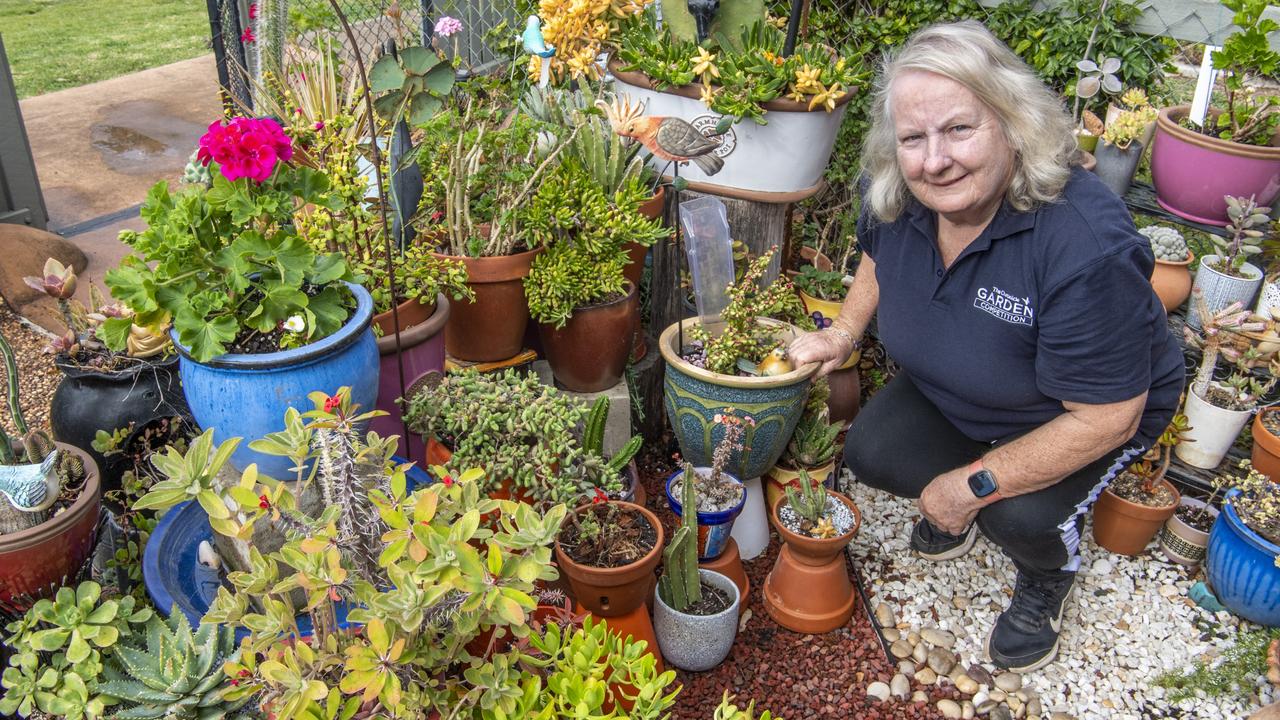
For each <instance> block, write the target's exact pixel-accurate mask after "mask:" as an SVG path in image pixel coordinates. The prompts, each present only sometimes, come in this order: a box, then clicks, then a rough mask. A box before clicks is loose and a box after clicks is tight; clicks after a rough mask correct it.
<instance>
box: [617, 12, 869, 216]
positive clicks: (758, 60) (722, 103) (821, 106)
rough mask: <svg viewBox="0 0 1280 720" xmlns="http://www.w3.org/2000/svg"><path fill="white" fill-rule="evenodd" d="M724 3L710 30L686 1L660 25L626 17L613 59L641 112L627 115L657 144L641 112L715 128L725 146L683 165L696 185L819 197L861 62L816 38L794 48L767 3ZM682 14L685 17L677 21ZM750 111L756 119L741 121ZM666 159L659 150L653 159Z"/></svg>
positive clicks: (708, 131)
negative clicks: (695, 24)
mask: <svg viewBox="0 0 1280 720" xmlns="http://www.w3.org/2000/svg"><path fill="white" fill-rule="evenodd" d="M734 4H735V3H732V2H730V3H728V5H734ZM726 8H727V6H726V7H722V8H721V10H720V12H719V14H720V15H721V16H723V17H724V18H725V19H723V20H722V21H718V22H719V24H718V25H717V30H716V32H715V33H714V34H713V35H710V36H707V35H701V34H695V33H694V32H693V31H692V30H693V28H692V21H690V20H688V17H689V16H688V14H687V13H685V10H684V8H683V7H679V8H676V9H674V10H673V9H671V8H666V7H664V8H663V10H664V22H663V24H662V28H661V29H657V28H655V24H654V20H653V19H652V18H650V17H647V16H643V15H642V16H636V17H635V18H634V19H631V20H628V21H627V22H626V23H625V25H624V27H623V31H622V32H621V33H620V34H619V35H618V36H617V39H616V44H617V47H618V50H617V54H616V56H615V57H614V58H613V59H611V60H610V63H609V70H610V72H612V73H613V75H614V77H615V78H616V81H617V83H618V94H619V95H620V96H622V97H624V98H626V99H627V100H628V101H629V105H630V107H631V108H633V109H634V111H635V113H634V115H632V116H631V117H630V118H626V119H625V120H627V121H635V126H634V127H633V128H632V129H633V130H635V132H634V133H633V136H635V137H637V138H638V139H640V140H641V141H642V142H645V143H646V145H647V146H649V148H650V150H653V149H654V147H655V143H656V137H655V136H654V135H653V132H654V131H653V130H652V129H645V128H644V127H643V126H644V125H646V124H647V123H646V121H645V119H644V118H642V117H641V116H640V113H641V112H647V115H648V116H649V117H651V118H668V117H670V118H678V119H680V120H682V121H684V122H686V123H689V124H691V125H692V126H693V127H694V129H695V130H697V131H698V132H701V133H702V134H704V135H708V136H714V140H713V141H714V142H716V143H717V144H718V145H719V148H717V149H716V150H715V151H713V153H712V154H711V155H709V156H704V157H703V158H702V159H701V160H699V161H698V162H697V163H696V164H693V165H689V166H687V167H685V168H681V175H682V177H684V178H685V179H686V180H688V181H689V183H690V187H692V188H693V189H694V190H699V191H704V192H711V193H714V194H717V195H726V196H730V197H739V198H744V199H753V200H765V201H767V202H795V201H797V200H801V199H804V198H806V197H809V196H812V195H813V194H814V193H816V192H817V191H818V189H819V188H820V187H821V180H822V176H823V173H824V171H825V170H826V167H827V161H828V160H829V159H830V157H831V151H832V149H833V147H834V145H835V139H836V132H837V130H838V129H839V127H840V123H841V120H842V119H843V117H844V111H845V110H846V108H847V106H848V103H849V101H850V100H851V99H852V98H853V94H854V93H855V92H856V91H857V88H856V85H855V83H857V82H858V80H859V79H860V73H861V69H860V66H859V64H858V63H856V62H852V61H849V60H846V59H844V58H841V57H839V56H838V55H837V54H836V53H834V52H832V50H831V49H830V48H827V47H823V46H820V45H816V44H810V43H800V44H798V45H797V46H796V47H795V49H794V52H792V53H790V54H789V55H788V54H787V53H786V36H785V34H784V33H783V32H782V31H781V30H779V29H778V28H777V27H775V26H773V25H770V24H768V23H767V22H766V18H765V12H764V6H763V5H762V4H758V3H757V4H754V5H750V4H747V5H745V6H738V7H735V10H736V12H733V13H729V11H728V10H727V9H726ZM680 13H685V14H684V16H683V17H684V19H685V22H681V21H680V20H674V21H673V18H676V17H678V16H679V14H680ZM745 119H750V120H751V121H752V122H750V123H746V122H737V121H738V120H745ZM655 122H656V120H655ZM734 123H736V124H734ZM624 124H625V123H624ZM616 129H617V128H616V127H615V130H616ZM664 162H665V161H664V159H663V158H662V157H661V155H660V154H655V155H654V156H653V158H652V159H651V160H650V166H651V167H654V168H655V169H659V168H661V167H662V166H663V163H664Z"/></svg>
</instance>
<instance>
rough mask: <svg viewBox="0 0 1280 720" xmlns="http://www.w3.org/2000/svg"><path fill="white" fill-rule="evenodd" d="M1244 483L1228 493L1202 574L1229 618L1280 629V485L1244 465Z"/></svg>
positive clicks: (1211, 535) (1213, 533) (1212, 535)
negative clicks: (1229, 612)
mask: <svg viewBox="0 0 1280 720" xmlns="http://www.w3.org/2000/svg"><path fill="white" fill-rule="evenodd" d="M1241 468H1242V469H1243V470H1245V471H1246V472H1247V475H1246V477H1245V478H1244V479H1242V480H1240V481H1239V482H1238V483H1235V486H1234V487H1233V488H1232V489H1231V490H1229V491H1227V495H1226V498H1225V499H1224V500H1223V503H1222V512H1221V513H1219V514H1218V519H1217V520H1216V521H1214V523H1213V530H1212V531H1210V533H1209V549H1208V554H1207V556H1206V558H1205V563H1204V569H1205V574H1206V576H1207V577H1208V579H1209V584H1210V585H1212V586H1213V589H1214V593H1215V594H1216V595H1217V597H1218V600H1219V601H1221V602H1222V604H1223V605H1225V606H1226V607H1227V609H1228V610H1230V611H1231V612H1233V613H1235V614H1237V615H1239V616H1241V617H1243V618H1245V619H1247V620H1251V621H1253V622H1256V623H1258V624H1261V625H1266V626H1269V627H1275V626H1280V512H1278V511H1277V508H1278V507H1280V484H1278V483H1274V482H1271V481H1270V480H1268V479H1267V478H1266V477H1265V476H1263V475H1260V474H1258V473H1257V472H1256V471H1255V470H1253V468H1252V467H1250V466H1249V465H1248V461H1241Z"/></svg>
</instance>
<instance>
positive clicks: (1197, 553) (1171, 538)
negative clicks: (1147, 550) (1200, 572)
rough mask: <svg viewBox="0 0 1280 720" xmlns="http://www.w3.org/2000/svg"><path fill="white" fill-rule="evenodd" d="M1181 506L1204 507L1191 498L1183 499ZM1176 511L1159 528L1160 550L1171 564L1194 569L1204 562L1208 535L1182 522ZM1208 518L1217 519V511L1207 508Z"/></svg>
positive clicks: (1201, 503)
mask: <svg viewBox="0 0 1280 720" xmlns="http://www.w3.org/2000/svg"><path fill="white" fill-rule="evenodd" d="M1182 505H1185V506H1192V507H1200V508H1203V507H1204V503H1203V502H1201V501H1200V500H1193V499H1192V498H1183V499H1182ZM1176 510H1177V509H1176V508H1175V512H1174V513H1173V514H1172V515H1170V516H1169V519H1168V520H1167V521H1165V524H1164V527H1162V528H1160V549H1161V550H1163V551H1164V556H1165V557H1167V558H1169V559H1170V560H1172V561H1173V562H1176V563H1178V564H1179V565H1185V566H1187V567H1195V566H1196V565H1199V564H1200V562H1201V561H1203V560H1204V556H1205V550H1206V549H1207V548H1208V547H1209V533H1208V532H1201V531H1199V530H1197V529H1195V528H1193V527H1191V526H1190V525H1188V524H1186V523H1185V522H1183V521H1182V518H1180V517H1178V513H1177V511H1176ZM1209 516H1210V517H1213V518H1217V517H1218V511H1217V509H1215V508H1209Z"/></svg>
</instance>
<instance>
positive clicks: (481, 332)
mask: <svg viewBox="0 0 1280 720" xmlns="http://www.w3.org/2000/svg"><path fill="white" fill-rule="evenodd" d="M540 252H542V248H538V249H536V250H530V251H528V252H523V253H517V254H515V255H504V256H502V257H474V258H473V257H455V256H453V255H441V254H439V253H432V254H433V255H436V256H437V257H440V258H445V259H448V260H460V261H462V263H463V264H464V265H466V267H467V284H468V285H470V286H471V290H472V291H473V292H475V296H476V299H475V302H461V301H460V302H456V303H454V304H453V309H452V314H451V315H450V316H449V322H448V323H447V324H446V326H445V335H444V343H445V349H446V350H448V352H449V356H450V357H452V358H454V359H456V360H466V361H469V362H496V361H498V360H507V359H509V358H512V357H515V356H516V355H517V354H519V352H520V351H521V350H522V349H523V348H524V331H525V327H526V326H527V325H528V324H529V306H528V304H527V303H526V301H525V296H524V279H525V278H526V277H528V275H529V268H530V267H531V266H532V265H533V259H534V258H535V257H537V255H538V253H540Z"/></svg>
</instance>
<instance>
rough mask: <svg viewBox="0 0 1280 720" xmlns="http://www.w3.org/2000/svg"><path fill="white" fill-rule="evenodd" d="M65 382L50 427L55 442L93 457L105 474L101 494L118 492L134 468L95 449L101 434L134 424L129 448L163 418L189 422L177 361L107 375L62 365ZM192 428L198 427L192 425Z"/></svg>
mask: <svg viewBox="0 0 1280 720" xmlns="http://www.w3.org/2000/svg"><path fill="white" fill-rule="evenodd" d="M57 365H58V369H59V370H61V371H62V382H60V383H58V388H57V389H56V390H54V392H53V401H52V402H51V404H50V407H49V422H50V425H51V427H52V428H53V436H54V439H55V440H58V441H60V442H64V443H67V444H68V445H74V446H76V447H78V448H80V449H82V450H84V451H85V452H86V453H88V454H89V456H90V457H92V458H93V461H94V462H95V463H97V464H98V468H99V470H100V472H101V481H102V490H103V492H107V491H110V490H117V489H119V488H120V478H121V477H122V476H123V475H124V473H125V471H127V470H130V469H132V467H133V459H132V457H130V456H129V454H128V453H116V454H113V455H110V456H104V455H103V454H102V453H100V452H98V451H97V450H94V449H93V438H94V436H95V435H96V434H97V432H98V431H99V430H102V431H104V432H107V433H112V432H114V431H116V430H118V429H120V428H126V427H129V426H130V425H131V424H132V425H133V430H132V431H131V432H130V435H129V437H128V438H127V439H126V440H125V442H124V443H123V444H122V445H121V447H122V448H125V447H128V446H129V443H130V442H131V441H132V440H133V439H134V437H136V436H137V435H138V433H140V432H142V431H143V430H144V429H145V428H146V427H148V426H149V425H151V424H152V423H155V422H157V421H159V420H161V419H163V418H169V417H175V416H176V417H181V418H183V420H185V421H187V422H188V423H191V411H190V410H189V409H188V408H187V401H186V399H185V398H184V397H183V394H182V382H181V380H179V378H178V372H177V369H178V356H177V355H172V356H170V357H168V358H165V359H163V360H155V361H150V360H147V361H139V362H138V364H136V365H134V366H132V367H129V368H126V369H124V370H119V371H114V372H103V371H99V370H93V369H88V368H83V367H79V366H76V365H74V364H70V363H67V362H64V359H63V358H60V359H59V360H58V362H57ZM193 426H194V425H193Z"/></svg>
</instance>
